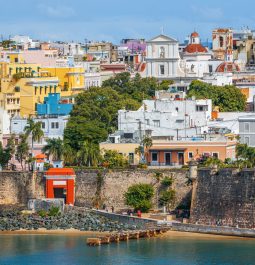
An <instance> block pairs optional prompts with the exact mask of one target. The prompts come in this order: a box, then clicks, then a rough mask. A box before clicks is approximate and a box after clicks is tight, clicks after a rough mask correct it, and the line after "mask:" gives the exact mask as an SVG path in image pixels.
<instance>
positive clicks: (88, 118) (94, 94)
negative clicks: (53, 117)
mask: <svg viewBox="0 0 255 265" xmlns="http://www.w3.org/2000/svg"><path fill="white" fill-rule="evenodd" d="M139 106H140V104H139V103H138V102H137V101H135V100H133V99H132V98H130V97H129V96H124V95H121V94H120V93H118V92H117V91H115V90H113V89H111V88H92V89H90V90H88V91H85V92H84V93H81V94H79V95H78V96H77V98H76V104H75V106H74V109H73V111H72V112H71V115H70V119H69V122H68V124H67V127H66V130H65V142H66V143H69V144H70V146H71V147H72V148H74V149H75V150H79V148H80V146H81V145H82V144H83V143H84V141H91V142H93V143H99V142H102V141H104V140H106V138H107V136H108V134H109V133H112V132H113V131H114V130H115V129H116V128H117V123H118V110H119V109H127V110H136V109H138V108H139Z"/></svg>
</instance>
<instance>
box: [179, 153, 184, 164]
mask: <svg viewBox="0 0 255 265" xmlns="http://www.w3.org/2000/svg"><path fill="white" fill-rule="evenodd" d="M178 163H179V165H184V153H178Z"/></svg>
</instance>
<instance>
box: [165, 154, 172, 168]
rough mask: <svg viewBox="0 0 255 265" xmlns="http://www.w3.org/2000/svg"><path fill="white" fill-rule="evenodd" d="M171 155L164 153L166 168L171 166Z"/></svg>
mask: <svg viewBox="0 0 255 265" xmlns="http://www.w3.org/2000/svg"><path fill="white" fill-rule="evenodd" d="M171 160H172V158H171V153H165V165H166V166H170V165H171V162H172V161H171Z"/></svg>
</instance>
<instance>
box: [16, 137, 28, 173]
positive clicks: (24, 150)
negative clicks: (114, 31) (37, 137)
mask: <svg viewBox="0 0 255 265" xmlns="http://www.w3.org/2000/svg"><path fill="white" fill-rule="evenodd" d="M16 155H17V159H18V161H19V162H20V165H21V168H22V170H23V169H24V163H25V169H26V160H27V158H28V156H29V146H28V143H27V135H26V134H21V135H20V136H19V144H18V146H17V151H16Z"/></svg>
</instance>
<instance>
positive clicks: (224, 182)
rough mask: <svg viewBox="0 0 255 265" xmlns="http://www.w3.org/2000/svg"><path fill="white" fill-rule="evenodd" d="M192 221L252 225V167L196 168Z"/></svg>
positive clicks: (254, 203) (254, 181)
mask: <svg viewBox="0 0 255 265" xmlns="http://www.w3.org/2000/svg"><path fill="white" fill-rule="evenodd" d="M193 187H194V188H195V191H193V197H194V194H195V198H193V200H192V206H193V207H192V209H191V222H192V223H194V224H203V225H217V226H231V227H239V228H255V213H254V212H255V170H254V169H246V170H243V171H241V172H239V171H238V170H237V169H222V170H220V171H219V172H215V171H213V170H211V169H200V170H198V175H197V180H195V181H193Z"/></svg>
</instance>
